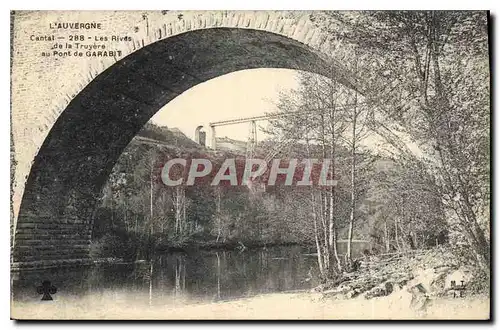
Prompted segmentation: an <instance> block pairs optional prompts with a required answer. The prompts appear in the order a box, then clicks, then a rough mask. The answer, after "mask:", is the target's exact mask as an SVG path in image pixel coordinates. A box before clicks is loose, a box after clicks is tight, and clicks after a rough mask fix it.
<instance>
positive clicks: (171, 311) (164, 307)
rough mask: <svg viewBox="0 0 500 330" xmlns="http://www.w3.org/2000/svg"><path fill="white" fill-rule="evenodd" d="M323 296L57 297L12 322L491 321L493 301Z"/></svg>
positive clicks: (27, 306)
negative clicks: (418, 302)
mask: <svg viewBox="0 0 500 330" xmlns="http://www.w3.org/2000/svg"><path fill="white" fill-rule="evenodd" d="M322 297H323V296H322V295H321V294H319V293H308V292H307V293H306V292H300V293H276V294H265V295H259V296H255V297H251V298H245V299H238V300H231V301H222V302H212V303H195V302H189V303H187V304H185V301H182V300H179V301H176V302H173V301H172V300H169V301H164V302H158V301H156V302H154V303H153V304H152V305H151V306H149V303H148V301H147V297H146V296H133V295H129V294H117V293H114V294H112V295H105V294H104V295H101V296H87V297H74V298H73V299H71V298H69V297H67V298H65V299H61V298H55V300H54V301H52V302H40V301H38V302H24V303H21V302H14V303H12V305H11V317H12V318H14V319H109V320H112V319H141V320H148V319H176V320H177V319H188V320H190V319H260V320H272V319H286V320H292V319H294V320H300V319H302V320H311V319H321V320H343V319H351V320H352V319H463V320H466V319H476V320H486V319H488V318H489V308H490V305H489V298H488V297H486V296H473V297H466V298H435V299H432V301H431V303H430V304H428V306H427V307H426V309H425V310H419V311H416V310H413V309H411V308H410V301H411V295H410V294H409V293H406V292H404V291H403V290H402V291H400V292H394V293H393V294H391V295H390V296H386V297H379V298H374V299H370V300H366V299H363V298H362V297H359V298H356V299H345V300H344V299H342V300H339V299H328V298H327V299H325V298H322Z"/></svg>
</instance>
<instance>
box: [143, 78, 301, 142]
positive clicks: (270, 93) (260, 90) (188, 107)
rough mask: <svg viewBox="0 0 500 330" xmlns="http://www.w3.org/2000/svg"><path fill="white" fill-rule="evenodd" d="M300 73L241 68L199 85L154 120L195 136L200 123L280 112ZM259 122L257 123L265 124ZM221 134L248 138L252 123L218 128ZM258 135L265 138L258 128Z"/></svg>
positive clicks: (167, 106) (242, 139)
mask: <svg viewBox="0 0 500 330" xmlns="http://www.w3.org/2000/svg"><path fill="white" fill-rule="evenodd" d="M298 73H299V71H296V70H288V69H251V70H243V71H237V72H233V73H230V74H226V75H223V76H220V77H218V78H215V79H212V80H209V81H206V82H204V83H202V84H199V85H196V86H194V87H193V88H191V89H189V90H187V91H186V92H184V93H182V94H181V95H179V96H178V97H176V98H175V99H174V100H172V101H170V102H169V103H168V104H167V105H166V106H164V107H163V108H162V109H160V110H159V111H158V112H157V113H156V115H155V116H154V117H153V118H151V121H152V122H153V123H155V124H157V125H162V126H167V127H169V128H174V127H176V128H178V129H180V130H181V131H182V132H183V133H184V134H185V135H186V136H188V137H189V138H191V139H194V131H195V129H196V127H197V126H199V125H204V127H205V131H206V132H207V138H208V139H210V137H209V135H208V134H209V129H208V123H209V122H214V121H220V120H226V119H234V118H241V117H252V116H259V115H264V114H265V113H269V112H273V111H277V109H276V106H275V104H276V103H277V101H278V98H279V94H280V92H285V91H290V90H291V89H294V88H297V87H298V79H297V78H298ZM265 124H266V122H258V123H257V126H265ZM216 130H217V137H225V136H227V137H229V138H232V139H237V140H241V141H246V140H247V139H248V135H249V131H250V123H243V124H237V125H230V126H221V127H217V128H216ZM257 138H258V139H259V140H261V139H263V138H265V135H264V134H263V133H262V131H260V129H258V132H257Z"/></svg>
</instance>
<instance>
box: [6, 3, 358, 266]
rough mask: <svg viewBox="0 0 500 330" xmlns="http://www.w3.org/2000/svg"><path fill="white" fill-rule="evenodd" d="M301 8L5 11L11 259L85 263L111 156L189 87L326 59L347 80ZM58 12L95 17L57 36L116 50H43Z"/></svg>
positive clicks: (71, 17)
mask: <svg viewBox="0 0 500 330" xmlns="http://www.w3.org/2000/svg"><path fill="white" fill-rule="evenodd" d="M309 14H310V13H308V12H226V11H217V12H172V11H168V12H167V11H161V12H160V11H157V12H130V11H124V12H23V11H21V12H14V13H12V15H11V16H12V22H13V24H12V27H13V28H12V45H13V47H12V63H11V70H12V91H11V95H12V98H11V104H12V113H11V127H12V129H11V137H12V140H11V148H12V151H11V155H12V156H13V160H14V161H15V163H14V164H15V166H14V168H13V172H12V179H13V185H12V210H11V211H12V212H11V213H12V216H11V230H12V233H13V234H14V235H13V240H12V242H11V246H12V262H13V264H12V266H13V268H14V269H17V268H23V269H24V268H47V267H59V266H61V265H78V264H84V263H87V262H89V244H90V239H91V230H92V221H93V211H94V209H95V206H96V201H97V198H98V196H99V194H100V192H101V188H102V186H103V184H104V183H105V182H106V179H107V177H108V175H109V173H110V172H111V170H112V168H113V166H114V163H115V161H116V160H117V159H118V157H119V156H120V154H121V152H122V150H123V149H124V148H125V147H126V146H127V144H128V143H129V142H130V141H131V139H132V138H133V137H134V136H135V135H136V133H137V132H138V131H139V130H140V128H141V127H142V126H143V125H144V124H145V123H146V122H147V121H148V120H149V119H150V118H151V117H152V116H153V115H154V114H155V113H156V112H157V111H158V110H159V109H160V108H161V107H163V106H164V105H165V104H167V103H168V102H169V101H171V100H172V99H174V98H175V97H176V96H178V95H179V94H181V93H183V92H184V91H186V90H187V89H189V88H191V87H192V86H195V85H197V84H199V83H202V82H204V81H207V80H209V79H212V78H215V77H218V76H220V75H224V74H227V73H230V72H234V71H238V70H244V69H251V68H289V69H297V70H304V71H310V72H315V73H322V72H330V70H333V72H334V74H335V75H336V76H337V77H338V80H339V81H340V82H341V83H343V84H345V85H346V86H349V87H351V88H356V87H355V86H354V81H355V80H354V79H352V78H350V77H351V76H350V74H349V73H348V72H347V71H346V70H345V69H343V68H342V65H340V64H338V63H335V62H332V60H331V59H329V58H328V57H327V56H326V55H325V54H327V53H328V52H329V51H331V50H332V49H334V48H335V45H334V44H333V43H332V42H330V41H329V39H328V38H327V36H326V35H324V34H323V33H321V31H320V30H318V29H317V28H316V27H315V26H314V24H313V23H312V22H311V21H310V19H309ZM57 22H98V23H101V29H100V30H80V29H73V30H65V31H64V32H65V33H64V35H66V36H69V35H75V36H78V35H82V34H84V35H86V36H87V35H88V36H92V37H95V38H96V39H99V38H101V37H107V38H108V39H110V38H111V37H112V36H118V38H120V37H124V36H127V37H130V40H129V41H114V42H110V41H109V40H108V42H107V43H106V45H112V47H113V49H114V50H120V55H119V56H113V57H74V56H66V57H59V56H49V57H43V56H41V55H40V54H41V52H43V51H44V50H47V49H48V48H50V47H51V46H52V43H55V42H58V41H57V40H58V39H56V40H55V41H54V42H52V43H50V42H47V41H37V39H40V38H37V37H42V38H41V39H44V38H45V37H44V36H46V35H48V36H50V35H55V36H58V35H62V33H61V30H55V29H54V28H53V24H51V23H57ZM88 43H89V44H92V43H93V42H91V41H89V42H88ZM96 43H97V42H96ZM110 47H111V46H110ZM110 49H111V48H110ZM200 111H203V110H200Z"/></svg>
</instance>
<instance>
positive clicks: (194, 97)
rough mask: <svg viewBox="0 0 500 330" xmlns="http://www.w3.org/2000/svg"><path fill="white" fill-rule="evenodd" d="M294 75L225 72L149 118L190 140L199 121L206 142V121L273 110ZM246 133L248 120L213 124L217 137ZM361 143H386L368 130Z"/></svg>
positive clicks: (371, 145)
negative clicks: (233, 123)
mask: <svg viewBox="0 0 500 330" xmlns="http://www.w3.org/2000/svg"><path fill="white" fill-rule="evenodd" d="M298 78H299V71H297V70H289V69H251V70H242V71H237V72H233V73H229V74H226V75H223V76H220V77H217V78H214V79H211V80H209V81H206V82H204V83H201V84H199V85H196V86H194V87H192V88H190V89H189V90H187V91H186V92H184V93H182V94H181V95H179V96H178V97H176V98H175V99H173V100H172V101H170V102H169V103H168V104H167V105H165V106H164V107H163V108H161V109H160V110H159V111H158V112H157V113H156V115H155V116H153V117H152V118H151V122H153V123H155V124H157V125H161V126H167V127H169V128H178V129H180V130H181V131H182V132H183V133H184V134H185V135H186V136H187V137H189V138H191V139H193V140H194V133H195V129H196V127H198V126H199V125H203V126H204V130H205V132H207V143H208V145H210V141H211V135H210V134H211V132H210V130H209V125H208V123H210V122H216V121H221V120H228V119H236V118H245V117H253V116H259V115H264V114H266V113H269V112H273V111H277V108H276V103H277V102H278V100H279V95H280V93H283V92H285V93H286V92H287V91H288V92H289V91H291V90H293V89H297V88H298V87H299V79H298ZM382 121H383V120H382ZM266 124H267V122H266V121H259V122H257V130H258V131H257V139H258V141H262V140H264V139H265V138H266V137H267V135H266V134H265V133H264V132H262V130H261V127H262V126H264V127H265V126H266ZM249 133H250V123H242V124H236V125H228V126H218V127H216V135H217V137H229V138H231V139H235V140H240V141H247V139H248V137H249ZM394 133H396V134H397V135H398V136H399V137H400V138H401V139H402V140H403V141H405V143H406V144H407V146H408V147H409V148H410V150H411V151H412V152H413V153H415V154H417V155H421V151H420V150H419V148H418V146H417V145H416V144H415V143H412V142H410V141H409V139H408V137H407V136H405V135H404V134H401V133H398V132H396V131H394ZM361 144H362V145H364V146H365V147H368V148H370V149H372V150H379V151H381V150H382V149H384V148H383V147H384V146H387V145H386V144H385V142H384V140H383V139H382V138H381V137H379V136H377V135H376V134H369V135H368V136H367V137H366V138H365V139H364V140H363V141H361Z"/></svg>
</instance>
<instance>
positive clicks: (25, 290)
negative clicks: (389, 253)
mask: <svg viewBox="0 0 500 330" xmlns="http://www.w3.org/2000/svg"><path fill="white" fill-rule="evenodd" d="M357 250H359V249H357ZM314 252H315V251H314V249H313V248H307V247H300V246H286V247H272V248H266V249H246V250H244V251H239V250H232V251H191V252H188V253H185V252H175V253H164V254H160V255H157V256H156V258H155V259H154V260H153V262H152V263H150V262H147V261H140V262H136V263H113V264H99V265H95V266H91V267H82V268H76V269H75V268H74V269H67V270H63V269H55V270H44V271H30V272H22V273H15V274H13V275H12V298H13V300H15V301H18V302H33V301H38V300H40V299H41V297H42V296H41V295H40V294H39V293H38V292H37V289H36V288H37V286H39V285H40V284H41V283H42V281H44V280H49V281H50V282H51V284H52V285H54V286H55V287H56V288H57V293H56V294H54V295H53V298H54V300H55V301H72V300H74V299H81V298H84V297H87V298H91V299H96V300H99V299H100V298H104V297H105V298H106V299H110V298H111V299H116V301H120V300H121V301H123V302H126V301H129V302H131V303H132V302H133V303H137V304H149V305H161V304H166V303H173V304H175V303H182V304H185V303H192V302H217V301H222V300H233V299H240V298H244V297H251V296H255V295H259V294H265V293H278V292H289V291H296V290H309V289H311V288H313V287H314V286H317V285H318V284H319V279H318V277H317V274H318V270H317V258H316V255H315V254H314ZM358 253H359V251H358Z"/></svg>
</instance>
